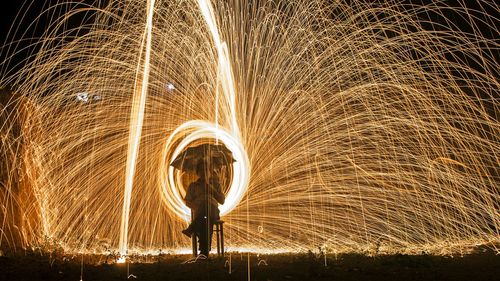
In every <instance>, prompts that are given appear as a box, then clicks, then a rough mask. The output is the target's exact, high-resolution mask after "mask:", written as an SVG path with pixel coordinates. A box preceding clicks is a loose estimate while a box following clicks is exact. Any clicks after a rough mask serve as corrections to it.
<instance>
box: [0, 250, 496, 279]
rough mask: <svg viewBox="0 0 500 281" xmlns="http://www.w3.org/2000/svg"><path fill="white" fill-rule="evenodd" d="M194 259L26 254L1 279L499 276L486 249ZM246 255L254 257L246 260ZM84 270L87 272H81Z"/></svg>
mask: <svg viewBox="0 0 500 281" xmlns="http://www.w3.org/2000/svg"><path fill="white" fill-rule="evenodd" d="M230 256H231V273H229V270H230V269H229V254H227V255H226V257H225V258H216V257H213V258H211V259H210V260H199V261H196V262H190V261H191V260H190V258H191V257H190V256H186V255H160V256H150V257H142V258H140V261H138V262H134V263H125V264H115V263H113V262H114V258H112V257H104V256H84V257H83V267H82V256H61V255H58V256H57V257H55V256H54V255H51V254H43V255H41V254H40V253H34V252H27V253H22V254H20V253H16V254H13V255H4V256H2V257H0V269H1V271H0V280H13V281H17V280H19V281H22V280H33V281H36V280H74V281H78V280H83V281H86V280H88V281H90V280H248V266H250V279H251V280H262V281H268V280H453V281H457V280H499V279H498V278H499V276H500V255H498V254H495V252H493V251H492V250H487V249H482V250H478V251H476V253H473V254H469V255H466V256H463V257H460V256H458V257H449V256H430V255H418V256H406V255H392V256H378V257H367V256H363V255H357V254H344V255H338V256H337V257H336V258H335V256H334V255H331V256H330V255H327V258H326V266H325V258H324V256H321V255H316V254H312V253H309V254H308V253H304V254H279V255H256V254H250V255H248V254H246V253H243V254H241V253H231V255H230ZM248 256H249V257H250V259H248ZM82 269H83V274H82Z"/></svg>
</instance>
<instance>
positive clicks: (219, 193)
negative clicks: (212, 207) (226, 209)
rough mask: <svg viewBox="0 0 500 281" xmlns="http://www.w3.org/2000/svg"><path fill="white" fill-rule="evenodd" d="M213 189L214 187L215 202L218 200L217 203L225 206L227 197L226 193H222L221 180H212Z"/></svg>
mask: <svg viewBox="0 0 500 281" xmlns="http://www.w3.org/2000/svg"><path fill="white" fill-rule="evenodd" d="M211 187H212V194H213V196H214V198H215V200H217V203H219V204H221V205H222V204H224V202H225V201H226V196H224V193H222V191H221V186H220V183H219V180H217V179H214V178H212V180H211Z"/></svg>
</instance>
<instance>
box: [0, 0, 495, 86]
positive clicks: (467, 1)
mask: <svg viewBox="0 0 500 281" xmlns="http://www.w3.org/2000/svg"><path fill="white" fill-rule="evenodd" d="M144 1H146V0H144ZM344 1H348V0H344ZM366 1H370V2H372V1H375V0H366ZM58 2H63V0H8V1H3V3H2V10H1V11H0V13H2V15H1V16H0V21H1V27H2V30H1V33H0V42H1V44H2V45H6V44H8V42H13V41H15V40H19V39H20V38H29V37H35V38H36V37H40V36H41V35H42V34H43V32H44V31H45V29H46V25H47V22H48V21H49V19H50V16H51V13H45V14H43V15H42V16H41V17H40V19H39V21H37V22H36V23H37V24H36V25H35V24H33V23H34V22H35V19H36V18H37V17H38V16H39V15H40V12H41V11H43V10H44V9H46V8H47V7H49V6H52V5H54V4H57V3H58ZM74 2H78V3H73V4H71V5H73V7H76V6H79V5H80V7H83V5H85V4H94V5H96V3H100V5H101V6H103V5H104V4H103V3H105V2H107V0H80V1H74ZM400 2H401V3H404V4H421V3H423V4H428V3H432V2H433V1H432V0H402V1H400ZM444 2H445V3H446V5H448V6H451V7H460V6H462V7H463V6H465V7H467V8H469V9H471V10H470V11H471V15H473V16H474V17H477V18H476V19H474V20H473V21H472V24H473V25H476V26H477V27H478V29H479V30H480V31H481V35H482V36H483V37H485V38H490V39H495V40H497V42H498V40H500V36H499V30H498V26H500V23H499V21H500V20H499V18H500V11H499V6H498V4H496V3H495V2H496V1H488V3H490V4H489V5H485V4H484V2H483V3H481V2H480V1H477V0H449V1H444ZM79 3H80V4H79ZM494 6H496V7H494ZM473 10H482V11H485V12H486V13H487V14H488V16H485V15H483V14H481V13H479V12H474V11H473ZM61 12H62V10H59V13H61ZM23 15H24V17H22V16H23ZM420 17H421V18H422V19H423V20H428V21H431V22H435V23H437V25H430V24H427V26H425V25H424V26H425V27H426V28H428V29H430V30H431V29H440V27H439V25H446V26H453V27H452V28H453V29H458V30H462V31H467V32H471V31H472V25H471V19H470V18H463V17H462V16H461V15H459V14H458V13H456V12H454V11H453V9H443V10H442V11H441V14H436V13H433V14H427V13H426V14H421V15H420ZM494 18H496V19H494ZM82 21H83V15H82V17H75V18H73V19H72V20H71V21H70V26H68V27H70V28H71V27H77V26H79V25H81V23H82ZM488 25H490V26H496V27H495V28H490V27H488ZM11 27H12V28H13V29H12V30H10V34H9V29H11ZM14 30H15V32H13V31H14ZM33 42H34V41H31V43H33ZM29 44H30V42H29V41H28V40H24V41H22V42H19V43H18V47H17V49H18V50H19V49H21V48H20V47H23V46H28V45H29ZM27 54H28V52H27V51H21V52H19V54H18V55H16V57H15V58H14V59H11V60H10V63H8V64H7V63H5V56H6V52H5V48H4V50H3V51H1V52H0V58H1V61H2V65H1V66H0V74H2V75H4V74H5V70H6V69H10V70H12V69H18V68H19V66H16V64H18V63H19V62H20V61H22V59H23V58H24V57H26V56H27ZM494 56H495V60H496V61H497V62H498V61H500V51H499V50H497V51H496V53H495V54H494ZM471 64H472V62H471ZM471 66H472V67H474V68H476V69H477V68H479V69H480V66H475V65H471ZM497 74H498V76H499V77H500V74H499V73H497Z"/></svg>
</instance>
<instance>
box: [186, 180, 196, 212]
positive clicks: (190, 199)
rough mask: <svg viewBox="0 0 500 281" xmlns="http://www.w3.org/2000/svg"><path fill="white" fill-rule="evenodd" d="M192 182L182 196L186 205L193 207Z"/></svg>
mask: <svg viewBox="0 0 500 281" xmlns="http://www.w3.org/2000/svg"><path fill="white" fill-rule="evenodd" d="M193 189H194V184H193V183H191V184H190V185H189V187H188V191H187V193H186V197H184V202H186V206H188V207H189V208H191V209H192V208H193V203H194V199H195V198H194V190H193Z"/></svg>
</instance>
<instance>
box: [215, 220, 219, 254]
mask: <svg viewBox="0 0 500 281" xmlns="http://www.w3.org/2000/svg"><path fill="white" fill-rule="evenodd" d="M215 235H216V236H217V256H220V239H219V224H216V225H215Z"/></svg>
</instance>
